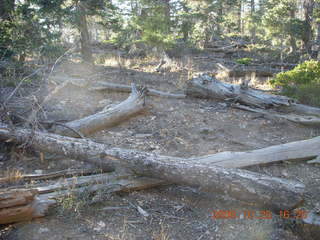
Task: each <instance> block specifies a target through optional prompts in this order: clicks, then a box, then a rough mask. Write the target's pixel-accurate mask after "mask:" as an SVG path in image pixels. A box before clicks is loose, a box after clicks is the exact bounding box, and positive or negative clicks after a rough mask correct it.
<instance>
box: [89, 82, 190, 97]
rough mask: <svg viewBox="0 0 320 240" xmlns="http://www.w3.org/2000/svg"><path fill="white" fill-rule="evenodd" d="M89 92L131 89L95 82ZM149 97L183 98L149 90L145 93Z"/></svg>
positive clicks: (129, 89) (120, 85)
mask: <svg viewBox="0 0 320 240" xmlns="http://www.w3.org/2000/svg"><path fill="white" fill-rule="evenodd" d="M90 90H92V91H110V92H130V91H131V88H130V86H128V85H124V84H117V83H107V82H97V83H95V86H94V87H91V88H90ZM146 94H147V95H149V96H156V97H164V98H177V99H180V98H185V97H186V96H185V95H184V94H175V93H168V92H163V91H159V90H155V89H149V88H148V91H147V93H146Z"/></svg>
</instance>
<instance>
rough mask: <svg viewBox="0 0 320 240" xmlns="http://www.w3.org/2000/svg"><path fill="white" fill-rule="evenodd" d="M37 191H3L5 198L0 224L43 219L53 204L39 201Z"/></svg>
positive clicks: (0, 214) (47, 201)
mask: <svg viewBox="0 0 320 240" xmlns="http://www.w3.org/2000/svg"><path fill="white" fill-rule="evenodd" d="M37 193H38V192H37V191H36V190H35V189H13V190H7V191H4V190H3V191H2V192H1V193H0V195H1V196H2V197H3V198H4V199H3V201H2V203H3V204H4V205H2V207H4V208H1V209H0V224H8V223H13V222H21V221H28V220H32V219H34V218H38V217H43V216H44V215H45V213H46V211H47V210H48V207H50V206H51V205H52V204H54V203H55V201H53V200H49V199H39V198H38V197H37Z"/></svg>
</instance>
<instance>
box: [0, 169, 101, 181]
mask: <svg viewBox="0 0 320 240" xmlns="http://www.w3.org/2000/svg"><path fill="white" fill-rule="evenodd" d="M97 172H98V171H97V170H96V169H89V170H82V169H72V170H69V169H68V170H61V171H57V172H50V173H44V174H23V175H21V176H19V177H17V181H32V180H48V179H54V178H60V177H71V176H79V175H82V176H83V175H89V174H94V173H97ZM99 172H101V170H99ZM10 181H12V177H3V178H0V183H6V182H10Z"/></svg>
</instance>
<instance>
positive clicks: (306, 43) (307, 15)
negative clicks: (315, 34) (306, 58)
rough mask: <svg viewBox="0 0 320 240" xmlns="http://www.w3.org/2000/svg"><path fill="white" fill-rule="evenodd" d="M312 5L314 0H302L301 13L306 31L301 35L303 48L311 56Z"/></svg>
mask: <svg viewBox="0 0 320 240" xmlns="http://www.w3.org/2000/svg"><path fill="white" fill-rule="evenodd" d="M313 7H314V0H304V2H303V15H304V22H305V29H306V33H305V34H304V36H303V39H302V42H303V48H304V50H305V51H306V52H307V53H308V54H309V55H310V56H311V55H312V53H311V48H312V44H311V40H312V13H313Z"/></svg>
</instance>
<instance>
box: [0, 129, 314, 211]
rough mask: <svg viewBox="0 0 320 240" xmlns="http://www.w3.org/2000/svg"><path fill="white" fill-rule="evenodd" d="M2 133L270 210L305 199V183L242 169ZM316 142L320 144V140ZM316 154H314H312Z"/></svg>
mask: <svg viewBox="0 0 320 240" xmlns="http://www.w3.org/2000/svg"><path fill="white" fill-rule="evenodd" d="M0 136H1V137H3V138H7V139H12V140H14V141H17V142H25V141H27V140H28V139H30V137H31V136H32V142H31V143H30V144H31V146H33V147H34V148H36V149H39V150H41V151H46V152H53V153H59V154H62V155H65V156H68V157H71V158H75V159H82V160H85V161H88V162H92V163H95V164H99V165H105V166H107V167H115V166H119V165H122V166H126V167H129V168H130V169H131V170H133V172H134V173H136V174H139V175H143V176H148V177H154V176H158V177H159V178H161V179H163V180H166V181H168V182H174V183H179V184H187V185H191V186H200V187H202V188H204V189H208V190H210V191H220V192H224V193H226V194H229V195H230V196H232V197H234V198H236V199H239V200H243V201H248V202H252V203H256V204H262V205H265V206H267V207H270V208H271V209H291V208H294V207H296V206H297V205H299V204H300V203H301V202H302V201H303V192H304V185H303V184H301V183H298V182H295V181H290V180H286V179H280V178H274V177H269V176H266V175H263V174H258V173H253V172H249V171H246V170H240V169H231V168H230V169H229V168H225V167H220V166H217V165H214V164H210V163H207V162H205V161H198V162H196V161H194V160H186V159H181V158H176V157H168V156H160V155H156V154H153V153H147V152H141V151H136V150H129V149H121V148H108V147H107V146H106V145H104V144H99V143H95V142H92V141H90V140H87V139H75V138H70V137H63V136H60V135H55V134H49V133H42V132H32V131H30V130H27V129H15V130H14V131H12V130H11V129H10V128H9V127H8V126H6V125H1V126H0ZM316 144H317V145H319V139H317V141H316ZM313 154H314V153H313Z"/></svg>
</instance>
